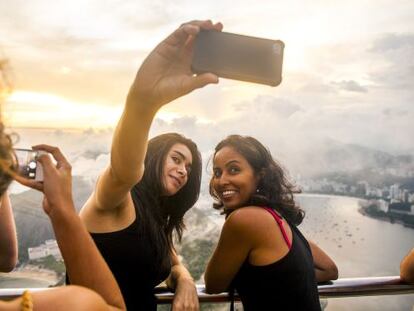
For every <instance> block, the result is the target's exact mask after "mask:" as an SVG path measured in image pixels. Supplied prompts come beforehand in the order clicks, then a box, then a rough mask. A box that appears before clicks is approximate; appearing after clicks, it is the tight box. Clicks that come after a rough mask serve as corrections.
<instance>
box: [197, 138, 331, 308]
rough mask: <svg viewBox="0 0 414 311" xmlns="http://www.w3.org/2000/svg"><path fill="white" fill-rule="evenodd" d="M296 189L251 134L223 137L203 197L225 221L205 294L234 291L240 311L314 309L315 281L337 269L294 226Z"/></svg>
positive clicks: (298, 218)
mask: <svg viewBox="0 0 414 311" xmlns="http://www.w3.org/2000/svg"><path fill="white" fill-rule="evenodd" d="M297 192H299V191H298V190H297V189H296V188H295V186H294V185H293V184H292V183H291V182H289V180H288V179H287V178H286V175H285V173H284V171H283V169H282V168H281V167H280V165H279V164H277V163H276V161H275V160H274V159H273V158H272V155H271V154H270V152H269V151H268V150H267V149H266V148H265V147H264V146H263V145H262V144H261V143H260V142H259V141H258V140H256V139H254V138H253V137H249V136H240V135H231V136H229V137H227V138H226V139H224V140H222V141H221V142H220V143H219V144H218V145H217V146H216V148H215V153H214V156H213V176H212V178H211V181H210V194H211V195H212V196H213V198H214V199H215V200H216V203H215V204H214V207H215V208H217V209H222V210H223V213H224V214H225V215H226V221H225V223H224V226H223V229H222V232H221V236H220V240H219V243H218V245H217V247H216V250H215V251H214V254H213V256H212V258H211V259H210V262H209V263H208V266H207V270H206V273H205V284H206V290H207V292H209V293H219V292H222V291H225V290H231V291H232V290H233V289H236V290H237V292H238V294H239V295H240V298H241V301H242V303H243V307H244V310H270V309H272V310H273V309H275V308H276V307H277V309H278V310H279V309H280V310H307V311H309V310H321V307H320V304H319V299H318V290H317V282H322V281H328V280H333V279H336V278H337V277H338V270H337V267H336V265H335V263H334V262H333V261H332V260H331V259H330V258H329V256H328V255H327V254H325V253H324V252H323V251H322V250H321V249H320V248H319V247H318V246H316V244H314V243H312V242H310V241H307V240H306V239H305V237H304V236H303V235H302V234H301V233H300V231H299V230H298V229H297V227H296V226H297V225H299V224H300V223H301V222H302V219H303V217H304V212H303V211H302V210H301V209H300V208H299V207H298V206H297V205H296V203H295V201H294V197H293V195H294V193H297ZM272 306H274V308H272Z"/></svg>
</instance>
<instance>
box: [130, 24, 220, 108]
mask: <svg viewBox="0 0 414 311" xmlns="http://www.w3.org/2000/svg"><path fill="white" fill-rule="evenodd" d="M222 28H223V25H222V24H221V23H216V24H213V23H212V22H211V21H210V20H207V21H191V22H188V23H185V24H182V25H181V26H180V27H179V28H178V29H177V30H175V31H174V32H173V33H172V34H171V35H169V36H168V37H167V38H166V39H165V40H164V41H162V42H161V43H160V44H158V45H157V47H156V48H155V49H154V50H153V51H152V52H151V53H150V54H149V55H148V57H147V58H146V59H145V61H144V62H143V64H142V65H141V67H140V69H139V70H138V73H137V76H136V78H135V81H134V83H133V85H132V87H131V90H130V92H129V95H128V102H132V104H133V103H134V102H137V101H138V102H141V103H143V104H145V105H150V106H151V107H154V108H155V109H159V108H160V107H161V106H162V105H164V104H166V103H169V102H171V101H172V100H174V99H176V98H178V97H180V96H183V95H185V94H187V93H189V92H191V91H193V90H194V89H197V88H201V87H203V86H205V85H207V84H210V83H218V77H217V76H216V75H214V74H212V73H204V74H200V75H194V74H193V72H192V71H191V62H192V57H193V42H194V38H195V36H196V35H197V34H198V33H199V31H200V29H206V30H216V31H221V30H222Z"/></svg>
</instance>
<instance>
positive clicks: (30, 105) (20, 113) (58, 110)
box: [5, 91, 122, 128]
mask: <svg viewBox="0 0 414 311" xmlns="http://www.w3.org/2000/svg"><path fill="white" fill-rule="evenodd" d="M121 109H122V107H121V106H105V105H102V104H96V103H82V102H76V101H72V100H70V99H67V98H64V97H61V96H57V95H54V94H47V93H37V92H29V91H16V92H15V93H13V94H12V95H11V96H10V97H9V98H7V100H6V106H5V115H6V119H7V120H8V122H10V124H13V126H15V127H44V128H85V127H93V128H105V127H108V126H114V125H115V124H116V121H117V120H118V118H119V116H120V114H121V112H122V110H121Z"/></svg>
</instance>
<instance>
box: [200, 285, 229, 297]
mask: <svg viewBox="0 0 414 311" xmlns="http://www.w3.org/2000/svg"><path fill="white" fill-rule="evenodd" d="M205 286H206V293H207V294H210V295H211V294H219V293H222V292H224V291H225V290H224V289H221V288H218V287H214V286H211V285H209V284H207V283H206V285H205Z"/></svg>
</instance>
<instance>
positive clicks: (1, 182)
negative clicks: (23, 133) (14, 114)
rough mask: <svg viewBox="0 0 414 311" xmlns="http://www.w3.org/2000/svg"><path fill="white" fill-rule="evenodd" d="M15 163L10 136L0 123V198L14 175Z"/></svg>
mask: <svg viewBox="0 0 414 311" xmlns="http://www.w3.org/2000/svg"><path fill="white" fill-rule="evenodd" d="M16 166H17V162H16V159H15V156H14V152H13V144H12V140H11V138H10V136H9V135H8V134H6V133H5V132H4V125H3V123H2V122H1V121H0V196H2V195H3V193H4V192H6V190H7V188H8V187H9V185H10V183H11V182H12V180H13V176H14V174H15V173H16V169H17V167H16Z"/></svg>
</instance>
